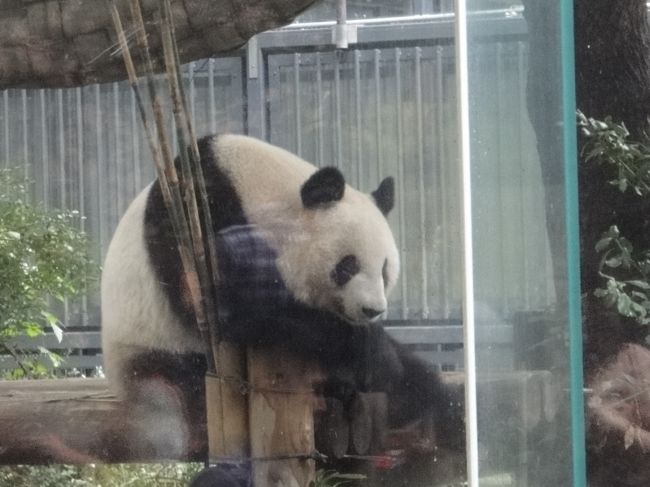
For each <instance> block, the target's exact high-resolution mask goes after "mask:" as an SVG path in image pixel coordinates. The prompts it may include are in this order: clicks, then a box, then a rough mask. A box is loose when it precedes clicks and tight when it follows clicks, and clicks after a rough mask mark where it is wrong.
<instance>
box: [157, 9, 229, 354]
mask: <svg viewBox="0 0 650 487" xmlns="http://www.w3.org/2000/svg"><path fill="white" fill-rule="evenodd" d="M161 1H162V2H163V4H164V9H165V11H166V12H167V18H169V19H171V18H172V15H171V4H170V0H161ZM170 27H171V28H170V33H171V41H172V42H171V46H172V48H173V53H174V63H173V64H174V66H175V71H176V86H177V87H178V92H179V94H180V97H179V98H180V101H181V103H182V107H183V113H185V121H186V124H187V126H186V128H187V132H188V138H189V141H190V144H189V147H190V162H191V164H192V175H193V178H194V180H195V181H196V186H197V189H198V193H199V197H200V198H201V206H202V207H203V208H206V209H208V208H209V199H208V192H207V189H206V185H205V178H204V177H203V169H202V167H201V163H200V161H201V156H200V154H199V148H198V146H197V139H196V134H195V132H194V127H193V126H192V120H191V118H190V117H188V116H187V114H188V113H189V111H188V110H187V98H186V97H185V91H184V89H183V82H182V79H181V76H180V71H179V69H178V67H179V66H180V65H181V64H180V56H179V54H178V44H177V42H176V33H175V30H174V28H173V25H171V20H170ZM203 219H204V221H203V228H204V229H209V230H206V231H205V232H204V233H205V236H206V241H207V244H208V258H209V260H210V269H211V271H212V272H211V275H212V279H213V284H214V286H215V289H216V288H217V285H218V284H219V283H218V277H219V273H218V269H219V267H218V262H217V245H216V241H215V237H214V234H213V232H212V231H211V230H212V229H213V228H214V225H213V223H212V214H211V213H210V211H208V210H206V211H204V212H203ZM214 306H215V310H216V311H215V313H216V322H215V327H214V328H211V331H212V332H213V333H212V338H213V344H212V346H213V348H215V347H216V344H217V343H218V342H219V340H220V336H221V334H220V329H219V327H220V323H219V313H218V310H219V302H218V296H217V294H216V293H215V294H214Z"/></svg>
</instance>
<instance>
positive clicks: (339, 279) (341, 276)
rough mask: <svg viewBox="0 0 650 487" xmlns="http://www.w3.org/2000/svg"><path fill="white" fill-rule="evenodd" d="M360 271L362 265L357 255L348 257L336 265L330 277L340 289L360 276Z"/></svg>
mask: <svg viewBox="0 0 650 487" xmlns="http://www.w3.org/2000/svg"><path fill="white" fill-rule="evenodd" d="M360 270H361V265H360V264H359V259H357V257H356V256H355V255H346V256H345V257H343V258H342V259H341V260H340V261H339V263H338V264H336V267H335V268H334V269H333V270H332V273H331V274H330V276H331V277H332V281H334V283H335V284H336V285H337V286H339V287H340V286H343V285H345V284H346V283H347V282H348V281H349V280H350V279H352V278H353V277H354V276H355V275H356V274H358V273H359V271H360Z"/></svg>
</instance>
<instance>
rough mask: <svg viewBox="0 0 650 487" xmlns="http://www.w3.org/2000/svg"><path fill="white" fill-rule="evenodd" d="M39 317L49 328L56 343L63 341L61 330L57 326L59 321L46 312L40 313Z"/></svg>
mask: <svg viewBox="0 0 650 487" xmlns="http://www.w3.org/2000/svg"><path fill="white" fill-rule="evenodd" d="M41 315H42V316H43V317H44V318H45V320H46V321H47V324H48V325H49V326H50V328H52V331H53V332H54V336H55V337H56V339H57V341H58V342H59V343H61V340H63V330H62V329H61V327H60V326H59V319H58V318H57V317H56V316H54V315H53V314H52V313H49V312H47V311H41Z"/></svg>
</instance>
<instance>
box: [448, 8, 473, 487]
mask: <svg viewBox="0 0 650 487" xmlns="http://www.w3.org/2000/svg"><path fill="white" fill-rule="evenodd" d="M455 9H456V16H455V22H454V23H455V35H456V39H455V40H456V73H457V74H456V90H457V103H458V142H459V147H458V153H459V156H460V167H461V187H460V207H461V221H462V249H463V266H462V269H463V345H464V354H465V434H466V455H467V483H468V485H469V487H479V475H478V474H479V472H478V463H479V458H478V421H477V406H476V355H475V353H476V340H475V319H474V275H473V270H474V254H473V248H472V194H471V189H472V179H471V159H470V128H469V73H468V64H469V58H468V51H467V41H468V38H467V0H455Z"/></svg>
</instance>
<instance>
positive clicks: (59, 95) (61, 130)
mask: <svg viewBox="0 0 650 487" xmlns="http://www.w3.org/2000/svg"><path fill="white" fill-rule="evenodd" d="M56 102H57V104H56V113H57V125H58V127H57V131H58V135H59V175H60V177H61V179H60V185H61V192H60V193H59V205H60V206H61V208H62V209H64V208H67V205H66V203H67V194H66V193H67V176H66V170H65V149H66V147H65V119H64V116H63V90H62V89H58V90H56Z"/></svg>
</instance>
